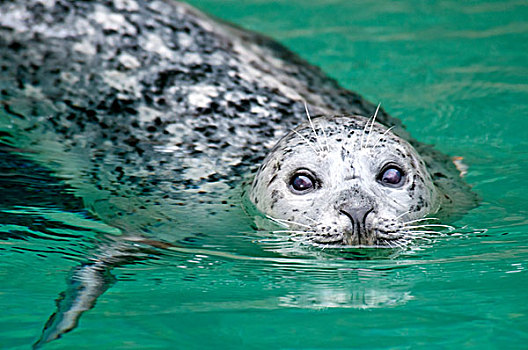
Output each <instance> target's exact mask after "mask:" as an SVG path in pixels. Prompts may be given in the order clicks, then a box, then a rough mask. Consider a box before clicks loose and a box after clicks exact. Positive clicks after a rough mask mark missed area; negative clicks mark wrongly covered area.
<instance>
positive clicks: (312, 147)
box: [292, 129, 321, 156]
mask: <svg viewBox="0 0 528 350" xmlns="http://www.w3.org/2000/svg"><path fill="white" fill-rule="evenodd" d="M292 131H293V132H294V133H295V134H296V135H297V136H299V137H300V138H301V139H303V140H304V141H305V142H306V143H307V144H308V146H310V148H311V149H313V151H314V152H315V154H317V155H318V156H319V155H320V152H321V151H318V150H316V149H315V147H314V146H313V145H312V142H311V141H310V140H308V139H307V138H306V137H304V136H302V135H301V134H299V132H298V131H297V130H295V129H292Z"/></svg>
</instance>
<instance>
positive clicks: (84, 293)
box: [33, 261, 115, 349]
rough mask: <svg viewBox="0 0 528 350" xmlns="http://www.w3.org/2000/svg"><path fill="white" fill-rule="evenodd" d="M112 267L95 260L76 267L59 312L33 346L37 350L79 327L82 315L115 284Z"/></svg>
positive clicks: (59, 306) (60, 303)
mask: <svg viewBox="0 0 528 350" xmlns="http://www.w3.org/2000/svg"><path fill="white" fill-rule="evenodd" d="M112 267H113V266H112V265H109V264H107V263H105V262H103V261H96V262H91V263H86V264H83V265H81V266H80V267H77V268H75V270H74V271H73V272H72V275H71V277H70V279H69V286H68V288H67V289H66V291H64V292H62V293H60V295H59V298H58V299H57V300H56V303H57V311H55V312H54V313H53V314H52V315H51V316H50V318H49V319H48V321H47V322H46V324H45V326H44V329H43V331H42V335H41V336H40V338H39V340H38V341H37V342H36V343H35V344H34V345H33V348H34V349H40V348H41V347H42V346H43V345H44V344H46V343H48V342H50V341H52V340H55V339H58V338H60V337H61V336H62V335H63V334H64V333H67V332H69V331H71V330H73V329H74V328H75V327H77V324H78V323H79V319H80V317H81V315H82V313H83V312H85V311H88V310H90V309H92V308H93V307H94V306H95V302H96V300H97V298H98V297H99V296H101V295H102V294H103V293H104V292H105V291H106V290H107V289H108V288H110V286H111V285H112V284H113V283H114V282H115V277H114V276H112V274H111V273H110V270H111V269H112Z"/></svg>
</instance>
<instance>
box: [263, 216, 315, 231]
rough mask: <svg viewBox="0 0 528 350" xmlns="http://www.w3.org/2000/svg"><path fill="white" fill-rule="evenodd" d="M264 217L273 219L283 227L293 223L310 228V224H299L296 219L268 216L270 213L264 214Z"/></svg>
mask: <svg viewBox="0 0 528 350" xmlns="http://www.w3.org/2000/svg"><path fill="white" fill-rule="evenodd" d="M266 217H267V218H268V219H270V220H272V221H275V222H276V223H278V224H281V225H282V226H284V227H289V225H288V224H293V225H298V226H302V227H306V228H312V227H311V226H310V225H306V224H301V223H300V222H296V221H291V220H286V219H279V218H274V217H273V216H270V215H266Z"/></svg>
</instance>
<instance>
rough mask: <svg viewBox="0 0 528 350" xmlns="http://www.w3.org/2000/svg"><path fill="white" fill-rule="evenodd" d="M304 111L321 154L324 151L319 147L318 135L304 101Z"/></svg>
mask: <svg viewBox="0 0 528 350" xmlns="http://www.w3.org/2000/svg"><path fill="white" fill-rule="evenodd" d="M304 110H305V111H306V116H307V117H308V121H309V122H310V126H311V127H312V131H313V132H314V135H315V141H316V142H317V145H318V146H319V149H320V150H321V153H322V152H323V151H324V149H323V146H322V145H321V142H320V141H319V135H318V134H317V131H316V130H315V127H314V125H313V122H312V117H310V112H309V111H308V104H306V101H304Z"/></svg>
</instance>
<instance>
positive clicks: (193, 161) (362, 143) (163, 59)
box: [0, 0, 473, 245]
mask: <svg viewBox="0 0 528 350" xmlns="http://www.w3.org/2000/svg"><path fill="white" fill-rule="evenodd" d="M0 50H1V52H0V66H1V67H0V68H1V71H0V74H1V77H0V93H1V99H2V106H1V109H0V121H1V123H0V125H2V131H3V135H4V143H9V144H10V145H13V146H15V147H17V148H18V149H28V150H31V152H28V153H30V154H35V156H34V159H35V160H37V161H40V162H44V163H46V164H47V165H48V166H49V167H50V168H51V169H52V170H53V171H55V172H56V173H57V174H58V176H60V177H65V178H67V179H68V180H67V181H68V183H69V184H70V185H71V186H72V187H73V188H74V189H75V194H76V195H77V196H78V197H81V198H82V199H83V201H84V203H85V206H86V208H88V209H90V210H91V211H92V212H93V213H94V214H96V215H97V216H98V217H100V218H101V219H103V220H104V221H106V222H107V223H110V224H111V225H114V226H116V227H119V228H122V229H123V230H124V231H128V232H136V233H137V232H139V233H152V232H155V234H156V235H157V238H159V239H163V240H169V239H170V235H174V223H176V224H177V225H178V228H179V229H180V230H181V231H182V232H183V231H185V227H188V231H196V227H197V225H198V222H199V221H204V220H201V219H200V218H203V217H204V215H205V216H207V215H216V214H217V213H218V212H219V211H225V212H227V213H229V208H230V206H233V205H236V203H239V202H240V200H239V198H234V197H232V193H233V192H232V189H234V188H238V187H240V184H241V183H242V182H243V180H245V179H247V177H248V174H251V173H252V172H254V171H256V169H257V168H258V166H259V164H261V163H262V161H263V160H264V158H265V157H266V156H267V158H266V160H265V161H264V165H263V166H262V168H261V169H260V171H259V173H258V175H257V177H256V180H255V182H254V185H253V186H252V187H251V189H250V197H251V200H252V201H253V203H255V205H256V206H257V208H258V209H260V210H261V211H262V212H263V213H265V214H267V215H269V216H270V217H274V218H276V219H280V220H287V221H291V222H296V223H298V224H301V225H296V224H292V225H293V226H292V227H295V230H296V231H306V232H315V233H307V236H309V237H311V236H313V237H316V238H314V239H313V241H314V242H320V243H324V242H328V243H332V244H359V245H363V244H366V245H378V244H379V245H383V244H384V243H387V242H390V241H394V242H396V241H397V238H396V237H399V235H401V233H402V232H403V231H405V230H407V229H405V228H404V227H403V226H408V225H404V224H403V223H404V222H406V221H410V220H413V219H419V218H421V217H423V216H424V215H426V214H430V213H433V212H437V211H439V210H440V211H441V212H442V211H443V213H444V214H447V213H457V212H462V211H463V208H466V207H468V206H469V205H472V201H473V195H472V194H471V192H470V191H469V188H468V186H467V185H466V184H465V183H464V182H463V181H461V180H460V177H459V174H458V171H457V170H456V169H455V167H454V166H453V164H452V163H451V161H450V159H449V158H448V157H447V156H445V155H443V154H441V153H440V152H438V151H436V150H434V149H433V148H432V147H431V146H427V145H423V144H421V143H419V142H417V141H416V140H414V139H412V138H411V137H410V136H409V134H408V133H407V132H406V131H405V130H404V128H403V127H402V124H401V123H400V122H399V121H398V120H396V119H394V118H392V117H390V116H389V115H387V114H386V113H385V112H384V111H383V110H382V109H380V110H379V111H378V112H377V113H376V107H375V106H374V105H372V104H371V103H369V102H367V101H365V100H363V99H362V98H361V97H360V96H359V95H357V94H355V93H353V92H350V91H348V90H345V89H343V88H342V87H340V86H339V85H338V83H337V82H336V81H334V80H332V79H330V78H328V77H327V76H326V75H324V73H322V72H321V71H320V70H319V69H317V68H315V67H313V66H311V65H310V64H308V63H307V62H305V61H303V60H302V59H300V58H299V57H298V56H296V55H295V54H293V53H292V52H290V51H288V50H287V49H286V48H284V47H282V46H281V45H279V44H278V43H276V42H274V41H272V40H270V39H268V38H266V37H263V36H261V35H258V34H255V33H252V32H248V31H245V30H242V29H239V28H236V27H234V26H231V25H229V24H225V23H220V22H218V21H215V20H212V19H210V18H209V17H207V16H206V15H204V14H202V13H200V12H199V11H197V10H195V9H193V8H191V7H190V6H188V5H185V4H181V3H179V2H174V1H133V0H126V1H124V0H114V1H106V2H102V1H101V2H99V1H95V2H71V1H65V0H57V1H49V2H48V1H38V0H26V1H16V2H3V3H2V4H0ZM304 101H306V103H307V104H308V105H309V108H310V110H311V112H312V113H314V114H315V115H322V116H324V117H322V118H316V119H314V121H313V122H314V123H315V126H316V129H317V130H315V131H314V130H312V128H311V125H310V127H309V123H308V122H307V121H306V116H305V107H304ZM374 114H376V120H375V121H374V120H371V121H372V123H371V124H369V125H367V124H368V117H370V116H373V115H374ZM335 115H349V116H350V117H344V116H343V117H332V116H335ZM303 123H304V124H303ZM299 124H302V125H301V126H300V127H299V128H298V129H295V132H290V130H292V129H294V128H295V127H297V126H298V125H299ZM387 128H391V130H390V131H389V132H387V133H385V131H386V130H387ZM14 130H15V131H14ZM311 132H312V133H311ZM313 132H315V133H318V134H319V136H318V140H316V139H315V138H314V137H315V135H314V134H313ZM381 133H384V134H383V135H381ZM323 134H325V135H324V137H323ZM5 135H12V137H11V138H9V137H8V136H5ZM281 137H284V138H282V140H281V141H280V142H279V144H278V145H277V146H275V147H274V145H275V143H276V142H277V141H278V140H279V139H281ZM319 148H320V149H319ZM29 156H31V155H29ZM303 162H304V163H303ZM303 164H304V165H303ZM390 166H393V168H390V169H389V168H387V167H390ZM302 169H304V170H302ZM391 169H392V170H391ZM301 170H302V171H301ZM386 170H390V171H391V173H390V174H388V175H389V177H391V178H392V177H398V176H401V177H402V183H401V185H400V184H397V185H396V184H394V185H392V184H389V183H387V182H386V181H385V180H383V179H382V178H383V172H384V171H386ZM303 171H305V172H306V173H303ZM398 173H399V175H398ZM303 174H304V175H303ZM297 175H298V176H302V177H301V178H300V179H297V180H295V179H294V177H295V176H297ZM380 176H381V177H380ZM292 179H293V180H292ZM307 179H308V182H309V181H310V180H311V181H312V182H313V184H312V186H313V187H312V188H311V190H308V191H304V190H301V191H297V193H296V190H295V189H293V187H294V186H296V185H294V183H297V182H299V184H300V185H299V184H297V185H299V186H300V188H301V189H303V186H307V184H304V185H303V184H302V183H303V182H305V181H307ZM380 179H381V180H380ZM292 181H293V182H292ZM296 181H297V182H296ZM384 181H385V182H384ZM227 197H229V198H230V199H229V200H226V198H227ZM469 203H471V204H469ZM197 208H199V209H197ZM219 208H220V209H219ZM367 212H368V215H367V214H366V213H367ZM406 212H408V213H406ZM226 218H227V219H226V220H229V215H227V216H226ZM396 218H398V220H396ZM218 220H220V219H219V218H218V217H217V221H218ZM284 222H286V221H284ZM163 223H167V224H168V225H165V226H164V227H166V228H167V230H166V231H167V235H162V234H161V232H162V231H163V229H162V226H163V225H162V224H163ZM409 230H410V229H409ZM354 232H355V233H354ZM397 232H399V233H397Z"/></svg>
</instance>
